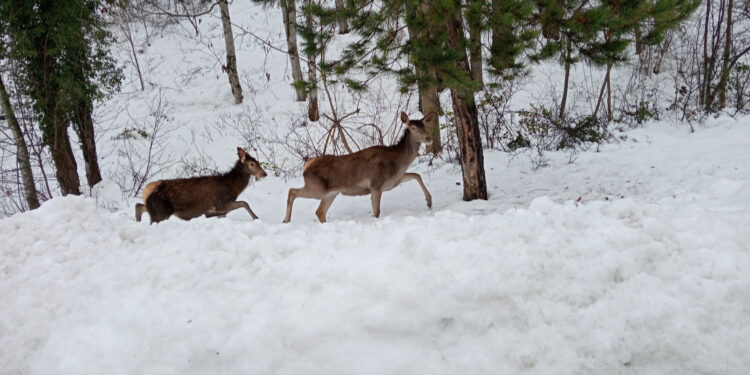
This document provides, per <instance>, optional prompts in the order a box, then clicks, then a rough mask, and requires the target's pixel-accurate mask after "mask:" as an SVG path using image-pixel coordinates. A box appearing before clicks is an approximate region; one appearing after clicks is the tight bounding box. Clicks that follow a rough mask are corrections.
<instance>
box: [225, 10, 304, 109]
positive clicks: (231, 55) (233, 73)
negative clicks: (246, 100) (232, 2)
mask: <svg viewBox="0 0 750 375" xmlns="http://www.w3.org/2000/svg"><path fill="white" fill-rule="evenodd" d="M292 1H293V0H292ZM219 10H220V11H221V24H222V26H223V27H224V44H225V46H226V50H227V65H226V71H227V76H228V77H229V86H231V88H232V95H234V103H235V104H240V103H242V86H241V85H240V77H239V76H238V75H237V54H236V52H235V50H234V33H233V32H232V21H231V20H230V19H229V5H228V4H227V0H219Z"/></svg>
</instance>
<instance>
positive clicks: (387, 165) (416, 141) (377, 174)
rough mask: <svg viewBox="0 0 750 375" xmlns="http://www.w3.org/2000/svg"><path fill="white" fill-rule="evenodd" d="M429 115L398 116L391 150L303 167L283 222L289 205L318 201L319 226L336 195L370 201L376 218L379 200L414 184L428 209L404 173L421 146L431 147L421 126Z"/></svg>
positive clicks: (382, 148)
mask: <svg viewBox="0 0 750 375" xmlns="http://www.w3.org/2000/svg"><path fill="white" fill-rule="evenodd" d="M432 116H433V114H429V115H427V116H426V117H425V118H423V119H421V120H409V116H407V115H406V113H404V112H401V121H403V122H404V123H405V124H407V125H406V129H405V130H404V135H403V136H402V137H401V139H400V140H399V141H398V143H396V144H395V145H392V146H374V147H369V148H366V149H364V150H360V151H357V152H355V153H353V154H349V155H341V156H335V155H323V156H319V157H316V158H313V159H310V160H309V161H308V162H307V163H305V168H304V170H303V172H302V176H303V177H304V179H305V186H304V187H302V188H300V189H294V188H292V189H289V197H288V198H287V202H286V217H285V218H284V222H285V223H288V222H289V220H291V219H292V205H293V204H294V200H295V199H296V198H313V199H320V206H318V210H317V211H315V214H316V215H317V216H318V220H320V222H321V223H325V222H326V213H327V212H328V209H329V208H330V207H331V203H333V200H334V199H336V196H338V195H339V193H340V194H344V195H367V194H370V196H371V199H372V214H373V215H374V216H375V217H379V216H380V196H381V195H382V194H383V192H384V191H388V190H391V189H393V188H395V187H396V186H398V185H399V184H400V183H402V182H406V181H410V180H416V181H417V182H418V183H419V186H420V187H422V191H423V192H424V198H425V200H427V207H432V196H431V195H430V192H429V191H427V188H426V187H425V186H424V183H423V182H422V177H421V176H420V175H419V174H416V173H406V169H407V168H409V166H410V165H411V163H412V162H413V161H414V159H415V158H416V157H417V152H418V151H419V146H420V144H422V143H426V144H430V143H432V138H430V136H429V135H428V134H427V130H425V127H424V122H425V121H430V120H431V119H432Z"/></svg>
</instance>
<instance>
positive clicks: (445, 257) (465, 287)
mask: <svg viewBox="0 0 750 375" xmlns="http://www.w3.org/2000/svg"><path fill="white" fill-rule="evenodd" d="M626 136H627V140H626V141H623V142H621V143H618V144H611V145H607V146H605V147H603V148H602V150H601V151H600V152H584V153H581V154H579V155H578V157H577V159H576V161H575V162H574V163H572V164H568V156H567V155H563V154H552V155H551V167H549V168H544V169H541V170H539V171H536V172H530V171H529V166H528V165H525V163H526V162H525V161H524V160H522V159H517V160H516V161H514V162H512V163H509V162H508V159H507V155H505V154H502V153H490V154H489V155H488V156H487V167H488V168H487V169H488V181H489V185H490V193H491V199H490V200H489V201H487V202H470V203H465V202H462V201H461V200H460V196H461V194H460V191H461V188H460V186H457V185H456V182H457V181H460V177H459V176H460V174H459V173H458V171H457V168H456V167H455V166H450V165H446V166H442V167H439V168H434V169H429V170H428V169H427V168H426V167H424V166H417V167H416V168H415V169H416V170H421V171H422V172H423V173H424V174H425V182H426V184H427V185H428V187H429V189H431V191H432V193H433V196H434V202H435V207H434V208H433V210H432V211H430V210H428V209H427V208H426V207H424V202H423V198H422V194H421V191H420V190H419V188H418V186H417V185H416V184H406V185H405V186H401V187H398V188H396V189H395V190H394V191H392V192H388V193H386V194H385V195H384V197H383V216H382V217H381V218H380V219H374V218H372V217H370V209H369V205H370V204H369V199H368V198H367V197H359V198H350V197H343V198H340V199H337V201H336V202H335V203H334V204H333V207H332V208H331V211H330V212H329V223H327V224H319V223H317V222H315V221H314V214H313V211H314V209H315V206H316V204H315V202H313V201H310V200H301V199H300V200H298V201H297V204H296V207H295V212H294V216H293V219H292V223H291V224H280V221H281V218H282V217H283V210H284V205H285V201H286V199H285V197H286V189H287V187H289V186H297V185H299V184H300V183H301V181H300V180H299V179H294V180H292V181H290V182H289V183H286V182H284V181H283V180H281V179H278V178H273V177H270V178H267V179H265V180H263V181H260V182H258V183H255V184H254V185H253V186H251V187H250V188H248V189H247V190H246V191H245V192H244V193H243V194H242V195H241V198H242V199H245V200H247V201H248V202H250V204H251V206H252V207H253V209H254V211H255V212H256V213H258V215H259V216H260V217H261V220H259V221H250V218H249V217H248V216H247V214H246V213H242V212H234V213H232V214H230V215H229V216H228V217H227V218H226V219H203V218H200V219H196V220H193V221H190V222H184V221H180V220H176V219H172V220H169V221H166V222H163V223H160V224H158V225H149V224H148V223H146V222H142V223H136V222H135V221H134V220H133V218H132V212H130V210H128V211H127V212H124V211H120V212H115V213H111V212H109V211H107V210H104V209H102V208H97V206H96V204H95V201H94V200H93V199H91V198H72V197H71V198H61V199H54V200H52V201H50V202H47V203H45V204H44V206H43V207H42V208H41V209H39V210H36V211H33V212H29V213H24V214H20V215H15V216H13V217H10V218H7V219H3V220H1V221H0V238H2V256H1V257H0V272H2V273H1V277H0V299H1V301H0V368H2V369H3V371H2V372H3V373H8V374H27V373H31V374H56V375H59V374H102V373H107V374H353V373H356V374H415V373H430V374H456V373H469V374H498V373H500V374H506V373H507V374H516V373H530V374H562V373H567V374H570V373H585V374H603V373H607V374H614V373H637V374H676V373H680V374H698V373H701V374H703V373H710V374H745V373H747V370H748V369H750V352H749V351H748V350H747V345H748V337H750V273H748V272H747V270H748V269H750V249H749V248H748V243H750V215H749V214H748V213H749V211H748V207H749V205H750V169H749V168H750V167H748V166H750V153H748V152H747V150H748V149H749V147H750V119H748V118H742V119H740V120H738V121H735V120H732V119H721V120H715V121H713V122H711V123H709V124H708V126H707V127H701V128H699V129H698V131H697V132H696V133H694V134H690V133H688V132H687V129H686V128H685V127H679V128H677V127H674V126H671V125H667V124H662V123H656V124H650V125H649V126H647V127H646V128H644V129H639V130H635V131H632V132H629V133H627V134H626ZM579 197H580V200H579V199H578V198H579Z"/></svg>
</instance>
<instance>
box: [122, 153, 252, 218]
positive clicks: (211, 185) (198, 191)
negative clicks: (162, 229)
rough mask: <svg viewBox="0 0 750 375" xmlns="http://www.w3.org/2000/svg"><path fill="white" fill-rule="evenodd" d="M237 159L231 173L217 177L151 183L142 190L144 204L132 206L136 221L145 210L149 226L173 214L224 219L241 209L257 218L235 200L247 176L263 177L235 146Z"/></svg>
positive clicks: (249, 158)
mask: <svg viewBox="0 0 750 375" xmlns="http://www.w3.org/2000/svg"><path fill="white" fill-rule="evenodd" d="M237 155H238V156H239V160H237V163H235V164H234V167H233V168H232V170H230V171H229V172H227V173H224V174H221V175H216V176H201V177H193V178H182V179H176V180H160V181H154V182H152V183H150V184H148V185H146V187H145V188H144V189H143V203H137V204H136V205H135V220H136V221H141V216H142V215H143V211H148V214H149V216H150V217H151V223H158V222H160V221H162V220H166V219H169V217H170V216H172V215H173V214H174V215H176V216H177V217H179V218H180V219H183V220H190V219H193V218H196V217H198V216H201V215H206V217H212V216H219V217H224V216H225V215H226V214H227V213H228V212H229V211H232V210H236V209H238V208H244V209H246V210H247V212H248V213H249V214H250V216H252V217H253V219H257V218H258V216H256V215H255V213H254V212H253V210H251V209H250V205H248V204H247V202H244V201H238V200H237V197H238V196H239V195H240V193H241V192H242V191H243V190H245V188H246V187H247V184H248V183H249V182H250V176H255V177H257V178H263V177H266V175H267V174H266V171H264V170H263V168H262V167H261V166H260V164H259V163H258V161H257V160H255V159H254V158H253V157H251V156H250V155H248V154H247V153H245V150H243V149H241V148H239V147H237Z"/></svg>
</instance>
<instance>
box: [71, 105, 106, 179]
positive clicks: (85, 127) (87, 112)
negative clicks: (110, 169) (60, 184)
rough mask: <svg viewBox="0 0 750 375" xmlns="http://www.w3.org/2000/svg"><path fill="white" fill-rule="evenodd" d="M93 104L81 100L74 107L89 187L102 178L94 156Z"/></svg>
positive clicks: (76, 129) (76, 127) (76, 128)
mask: <svg viewBox="0 0 750 375" xmlns="http://www.w3.org/2000/svg"><path fill="white" fill-rule="evenodd" d="M92 111H93V105H92V104H91V103H90V102H86V101H82V102H81V103H79V104H78V106H77V107H76V113H75V116H76V120H77V121H76V122H75V131H76V134H77V135H78V139H79V140H80V141H81V151H82V152H83V161H84V163H85V164H86V181H87V182H88V185H89V187H94V185H96V184H97V183H99V181H101V180H102V174H101V171H100V170H99V161H98V158H97V156H96V139H95V137H94V120H93V118H92Z"/></svg>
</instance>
